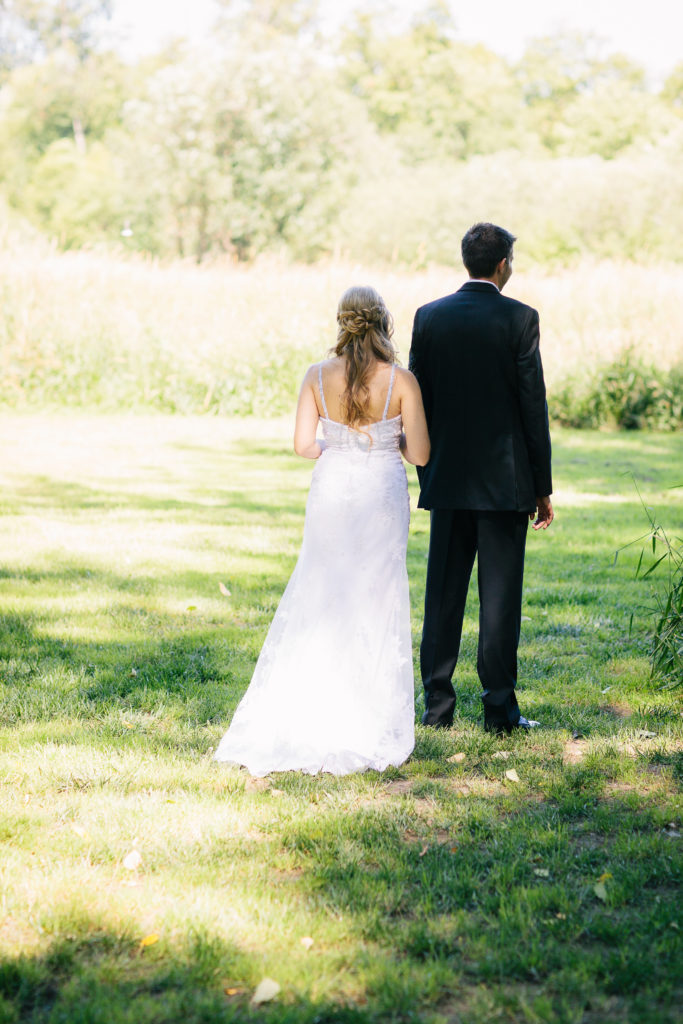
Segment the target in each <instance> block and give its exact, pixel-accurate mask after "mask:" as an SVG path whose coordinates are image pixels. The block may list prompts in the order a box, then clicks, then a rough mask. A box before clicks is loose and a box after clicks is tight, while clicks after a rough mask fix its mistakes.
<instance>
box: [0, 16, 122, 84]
mask: <svg viewBox="0 0 683 1024" xmlns="http://www.w3.org/2000/svg"><path fill="white" fill-rule="evenodd" d="M0 14H1V15H2V17H1V18H0V69H4V70H5V71H9V70H11V69H12V68H15V67H21V66H22V65H24V64H32V63H34V62H35V61H37V60H43V59H45V58H46V57H48V56H49V55H50V54H52V53H54V52H55V51H57V50H64V51H68V52H70V53H72V54H73V55H74V56H76V58H77V59H78V60H79V61H83V60H85V59H86V58H87V57H88V55H89V54H91V53H92V52H93V51H94V50H95V48H96V46H97V44H98V42H99V41H100V31H101V27H102V23H103V22H104V21H105V20H106V19H108V18H109V17H111V0H0Z"/></svg>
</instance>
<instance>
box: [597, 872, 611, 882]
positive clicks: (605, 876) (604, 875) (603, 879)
mask: <svg viewBox="0 0 683 1024" xmlns="http://www.w3.org/2000/svg"><path fill="white" fill-rule="evenodd" d="M608 878H612V872H611V871H603V873H602V874H601V875H600V877H599V878H598V882H606V881H607V879H608Z"/></svg>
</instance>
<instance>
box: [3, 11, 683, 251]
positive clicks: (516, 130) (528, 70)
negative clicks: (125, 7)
mask: <svg viewBox="0 0 683 1024" xmlns="http://www.w3.org/2000/svg"><path fill="white" fill-rule="evenodd" d="M220 6H221V17H220V18H219V20H218V23H217V26H216V29H215V33H214V43H215V45H212V47H211V48H210V49H206V48H204V49H202V48H194V49H193V48H190V47H187V46H183V45H177V46H176V47H175V48H174V49H173V50H172V51H168V52H166V53H164V54H159V55H158V56H157V57H155V58H153V59H147V60H145V61H141V62H140V63H139V65H138V66H137V67H135V68H127V67H124V66H123V65H122V64H121V62H120V61H118V60H117V59H116V58H115V57H114V56H112V55H111V54H107V53H106V47H105V43H106V40H105V37H104V35H103V34H102V32H101V29H102V26H103V24H104V20H103V19H104V18H105V17H106V15H107V12H108V4H107V3H105V2H104V0H68V2H66V0H65V2H63V3H56V2H53V0H12V3H10V4H9V8H10V10H9V20H7V21H6V26H8V27H7V29H6V33H5V36H4V37H3V36H2V35H0V59H1V58H2V49H3V46H4V54H5V65H6V68H7V69H8V70H7V73H6V76H5V82H4V85H3V87H2V90H1V91H0V172H1V174H2V178H3V181H4V189H5V192H6V195H7V197H8V199H9V201H10V203H11V204H12V205H13V206H14V207H15V208H17V209H18V210H20V211H21V212H22V213H24V214H25V215H26V216H27V217H29V218H30V219H31V220H32V221H33V223H34V224H36V225H37V226H38V227H40V228H41V229H42V230H43V231H45V232H46V233H47V234H48V235H49V236H50V237H52V238H55V239H56V241H57V243H58V244H60V245H62V246H65V247H70V246H71V247H73V246H78V245H83V244H90V243H98V244H102V243H108V244H109V245H112V246H118V245H120V244H121V238H122V234H121V232H122V230H124V231H125V234H124V235H123V237H124V238H125V239H126V241H125V244H126V246H127V247H128V248H130V249H133V250H140V251H143V252H149V253H153V254H154V255H158V256H162V257H170V256H178V255H179V256H181V257H187V258H193V259H195V260H196V261H198V262H199V261H202V260H205V259H206V258H208V257H210V256H213V255H220V254H226V253H227V254H230V255H231V256H233V257H234V258H236V259H238V260H248V259H252V258H253V257H255V256H257V255H258V254H260V253H263V252H268V251H270V252H277V253H283V252H284V253H286V254H288V255H293V256H294V257H296V258H300V259H306V260H313V259H316V258H318V257H319V256H321V255H327V254H329V253H331V252H335V251H339V249H342V250H343V251H344V252H346V253H347V254H348V255H349V256H350V257H351V258H352V259H362V260H363V261H365V262H368V261H369V260H378V261H382V262H387V261H392V260H399V261H400V262H402V263H408V264H418V265H422V264H428V263H430V262H434V261H448V262H451V261H452V260H453V258H454V254H455V253H456V252H457V250H458V244H459V240H460V237H461V235H462V233H463V231H464V230H465V229H466V228H467V227H468V226H469V225H470V224H471V223H472V222H473V221H474V220H480V219H482V217H485V218H487V219H492V220H498V221H501V222H503V223H506V224H509V225H510V226H511V227H513V229H514V230H515V232H516V233H517V234H519V236H520V240H522V238H523V244H524V246H525V251H526V252H527V253H528V254H529V255H530V257H531V258H532V259H534V260H538V261H540V262H548V261H551V262H556V263H568V262H571V261H572V260H573V259H574V258H575V257H576V254H577V253H592V254H595V255H599V256H608V257H611V258H615V257H621V256H625V257H627V258H635V259H638V258H640V255H641V253H642V252H643V251H647V252H648V254H650V256H655V255H657V256H659V257H660V258H661V257H663V256H666V257H667V258H672V259H679V258H680V255H679V251H680V246H679V244H678V239H679V238H680V236H681V232H682V231H683V225H682V223H681V219H682V217H683V214H682V213H681V210H682V207H681V203H680V201H679V195H678V189H677V182H678V166H679V164H680V161H681V159H682V150H683V136H681V118H680V114H681V96H680V81H679V78H680V74H679V73H678V72H674V73H673V74H672V75H671V76H670V78H669V80H668V81H667V83H666V84H665V86H664V88H663V89H662V90H661V93H660V94H656V93H654V92H653V91H651V90H649V89H648V88H647V87H646V84H645V81H644V74H643V72H642V70H641V69H640V68H638V67H637V66H635V65H634V64H633V63H631V62H629V61H628V60H627V59H626V58H624V57H623V56H620V55H619V54H611V55H605V54H604V53H603V52H602V50H601V48H600V46H599V45H598V44H597V43H595V41H593V40H591V39H586V38H583V37H577V36H571V35H570V36H566V35H564V36H563V35H559V36H555V37H552V38H549V39H539V40H535V41H534V42H532V43H531V44H530V46H529V48H528V50H527V52H526V53H525V55H524V58H523V60H522V61H520V62H519V63H517V64H513V63H511V62H509V61H506V60H504V59H503V58H501V57H499V56H498V55H496V54H494V53H493V52H491V51H490V50H488V49H487V48H486V47H485V46H484V45H477V46H473V45H468V44H466V43H464V42H462V41H461V40H459V39H458V35H457V24H455V23H454V22H453V19H452V17H451V14H450V12H449V9H448V7H447V5H446V4H444V3H443V2H439V3H436V4H425V6H424V9H423V10H422V11H419V10H418V11H417V12H416V15H415V18H414V19H413V22H412V24H411V25H410V26H409V27H407V28H406V27H400V28H398V29H397V28H396V27H395V25H394V23H393V22H392V19H391V16H390V14H388V13H386V12H385V13H383V14H380V13H377V11H375V12H372V11H370V12H364V13H362V14H361V15H360V16H357V17H356V18H355V21H354V20H351V21H350V22H349V24H348V27H347V28H346V31H345V32H344V33H343V35H342V36H341V38H339V39H331V38H329V36H327V37H326V36H325V35H324V34H323V33H322V32H321V31H320V23H319V14H320V11H319V5H318V4H317V3H316V0H252V2H250V3H249V4H247V5H239V4H234V3H231V2H225V3H223V4H221V5H220ZM5 7H7V4H6V5H5ZM3 40H4V42H3ZM98 44H99V45H98ZM22 47H23V49H22ZM677 75H678V77H677ZM66 141H71V142H73V143H74V145H75V147H76V150H77V153H78V154H79V159H80V163H77V162H76V160H75V158H74V160H73V161H72V167H71V171H70V172H69V173H68V174H67V162H68V161H67V151H66V148H65V145H66ZM95 143H97V144H99V145H100V146H102V147H104V149H105V150H106V153H103V152H102V151H101V150H100V151H99V152H98V153H97V155H96V156H93V157H92V158H90V157H89V155H88V154H89V151H90V149H91V148H92V147H93V146H94V144H95ZM57 144H60V145H58V146H57V149H56V150H55V151H51V148H52V147H53V146H55V145H57ZM67 177H68V181H67ZM65 188H66V191H65V192H63V190H64V189H65ZM522 228H523V229H524V235H522Z"/></svg>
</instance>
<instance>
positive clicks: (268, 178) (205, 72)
mask: <svg viewBox="0 0 683 1024" xmlns="http://www.w3.org/2000/svg"><path fill="white" fill-rule="evenodd" d="M364 125H365V117H364V112H363V110H362V108H361V107H360V105H359V104H358V103H357V102H355V101H353V100H351V99H349V98H348V97H345V96H344V95H343V94H341V93H340V92H339V90H338V89H336V88H335V84H334V80H333V75H332V73H331V72H330V71H326V70H324V69H321V68H319V67H318V66H317V64H316V63H315V61H313V60H312V59H311V58H310V57H309V56H308V55H307V54H306V52H305V51H304V50H302V49H299V48H297V47H295V46H293V45H292V44H291V41H290V40H284V39H283V40H280V41H279V42H278V43H271V45H270V47H269V49H268V50H266V51H261V52H259V48H258V47H256V46H250V45H249V41H248V40H247V41H245V38H244V37H243V36H242V37H240V38H239V39H237V40H234V41H233V43H232V46H231V48H230V49H227V50H226V51H225V52H224V53H222V54H221V55H220V56H216V55H214V56H213V57H211V56H207V55H202V58H201V59H197V54H193V53H188V54H187V57H186V59H185V60H184V61H182V62H179V63H177V64H176V65H174V66H172V67H168V68H165V69H163V70H161V71H159V72H158V73H157V74H156V75H155V76H153V77H152V79H151V80H150V82H149V85H148V89H147V94H146V96H145V97H144V98H142V99H141V100H138V101H132V102H131V103H129V104H128V107H127V117H126V126H127V129H128V132H129V134H130V136H131V137H132V138H134V139H135V140H136V146H135V153H134V154H133V153H131V156H132V157H133V160H134V164H133V174H135V170H134V167H135V165H138V164H139V163H140V161H141V160H142V161H143V162H144V166H145V168H146V177H147V179H148V186H147V189H146V190H143V192H142V193H139V194H138V196H137V208H131V211H130V215H128V214H126V216H130V220H131V224H132V226H133V229H134V230H136V228H135V225H136V223H137V219H138V216H139V214H140V207H141V206H143V207H145V208H146V209H147V210H149V209H155V210H156V211H158V217H159V218H160V220H161V221H162V222H163V224H164V228H163V230H162V233H163V234H165V235H167V236H168V237H170V238H173V239H174V247H175V250H176V253H177V254H178V255H179V256H192V257H194V258H195V259H196V260H198V261H200V260H202V259H203V258H204V257H205V256H206V255H207V254H208V253H209V252H221V251H222V252H228V253H233V254H234V255H236V256H237V258H239V259H245V258H248V257H250V256H252V255H254V254H255V253H257V252H259V251H261V250H262V249H264V248H266V247H269V246H271V247H272V246H273V245H275V246H277V245H281V246H283V245H284V246H288V247H290V248H291V249H292V250H293V251H294V252H296V253H298V254H299V255H305V256H307V255H311V254H314V253H315V252H317V251H320V250H321V249H324V247H325V245H326V243H327V240H328V231H329V225H330V223H331V221H332V220H333V218H334V214H335V211H336V207H337V206H338V205H339V202H340V196H341V193H342V192H343V191H344V190H345V189H346V188H348V186H349V185H350V184H351V183H352V181H353V180H354V179H355V177H356V174H357V165H356V162H355V161H354V160H352V159H350V158H349V154H351V153H353V151H354V149H355V150H356V152H358V151H361V152H362V149H363V144H364V143H363V138H364V134H367V129H366V128H364ZM134 204H135V200H133V204H132V206H133V205H134Z"/></svg>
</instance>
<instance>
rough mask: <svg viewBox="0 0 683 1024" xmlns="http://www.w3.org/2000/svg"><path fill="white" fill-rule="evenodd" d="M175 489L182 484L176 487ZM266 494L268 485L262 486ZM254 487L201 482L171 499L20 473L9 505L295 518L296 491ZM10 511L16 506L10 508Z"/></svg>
mask: <svg viewBox="0 0 683 1024" xmlns="http://www.w3.org/2000/svg"><path fill="white" fill-rule="evenodd" d="M178 489H179V490H180V491H181V492H182V491H183V490H184V489H185V485H182V486H179V488H178ZM264 490H266V491H267V492H268V493H269V494H272V485H269V486H268V487H264ZM255 492H256V493H258V488H257V487H254V488H253V489H252V490H250V491H248V492H247V491H244V490H237V489H234V488H230V487H210V488H209V487H201V488H199V489H198V494H197V497H196V498H193V499H187V498H173V497H170V498H169V497H166V496H165V495H161V494H158V493H157V494H155V493H151V494H145V493H140V492H138V491H134V490H129V489H128V488H127V487H126V488H112V487H109V488H107V487H101V486H100V487H91V486H87V485H85V484H81V483H75V482H73V481H68V480H63V479H58V478H55V477H48V476H33V477H24V478H22V479H21V480H20V482H18V483H17V484H15V486H14V487H13V506H17V505H18V506H19V508H20V510H21V511H23V512H37V511H41V510H45V509H49V510H57V511H59V512H73V513H79V512H88V511H92V510H93V509H97V510H119V511H130V510H134V511H140V512H146V513H149V514H151V515H152V516H153V518H156V517H164V516H165V515H167V514H168V513H174V516H173V519H174V521H175V522H187V521H188V520H189V519H192V520H193V521H196V523H197V525H201V524H204V523H220V524H222V525H227V524H230V525H240V524H245V523H248V521H249V519H250V517H259V516H277V517H278V519H280V520H285V521H287V522H290V521H293V520H294V519H295V518H301V521H302V522H303V511H304V501H303V500H302V498H301V497H300V496H299V495H298V494H297V493H296V492H294V493H290V492H287V491H284V490H283V491H282V492H278V493H277V497H276V498H274V499H273V500H271V501H259V500H258V499H256V498H255V497H254V493H255ZM13 511H14V512H15V513H16V511H18V510H17V509H16V508H13Z"/></svg>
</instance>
